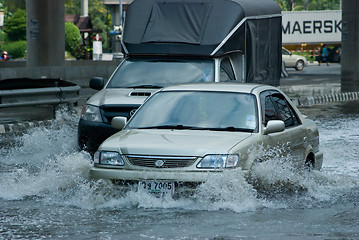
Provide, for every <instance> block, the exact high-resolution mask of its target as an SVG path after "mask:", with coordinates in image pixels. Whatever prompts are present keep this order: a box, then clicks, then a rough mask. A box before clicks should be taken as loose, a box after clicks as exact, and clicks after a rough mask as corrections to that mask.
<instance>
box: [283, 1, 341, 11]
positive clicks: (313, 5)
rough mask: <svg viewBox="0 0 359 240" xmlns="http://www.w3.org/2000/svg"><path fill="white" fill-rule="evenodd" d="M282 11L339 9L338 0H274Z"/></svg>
mask: <svg viewBox="0 0 359 240" xmlns="http://www.w3.org/2000/svg"><path fill="white" fill-rule="evenodd" d="M276 2H277V3H278V4H279V6H280V7H281V9H282V11H302V10H339V9H340V0H276Z"/></svg>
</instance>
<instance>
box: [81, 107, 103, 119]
mask: <svg viewBox="0 0 359 240" xmlns="http://www.w3.org/2000/svg"><path fill="white" fill-rule="evenodd" d="M81 118H82V119H84V120H88V121H94V122H102V117H101V113H100V108H99V107H96V106H92V105H85V106H84V107H83V108H82V111H81Z"/></svg>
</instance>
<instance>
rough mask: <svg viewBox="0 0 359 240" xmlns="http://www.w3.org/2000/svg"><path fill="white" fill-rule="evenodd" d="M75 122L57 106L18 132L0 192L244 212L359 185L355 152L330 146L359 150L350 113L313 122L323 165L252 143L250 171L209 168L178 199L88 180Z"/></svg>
mask: <svg viewBox="0 0 359 240" xmlns="http://www.w3.org/2000/svg"><path fill="white" fill-rule="evenodd" d="M77 121H78V117H77V115H74V114H68V113H64V112H60V113H58V118H57V120H56V121H55V122H54V124H53V125H52V126H50V127H38V128H34V129H31V130H29V131H28V132H27V133H25V134H23V135H22V136H18V137H16V138H15V139H14V143H13V145H12V147H10V148H9V149H7V150H2V151H1V152H0V164H1V167H0V181H1V185H0V198H1V199H3V200H21V199H24V198H29V197H30V198H37V199H39V200H40V201H44V202H45V203H47V204H56V205H62V206H63V205H65V206H75V207H77V208H80V209H102V208H104V209H106V208H109V209H122V208H150V209H153V208H154V209H156V208H159V209H171V208H178V209H185V210H206V211H216V210H223V209H224V210H231V211H235V212H247V211H257V210H259V209H262V208H292V207H295V208H297V207H306V208H307V207H311V206H314V205H318V204H328V203H329V204H330V203H332V202H336V201H339V200H340V199H342V196H343V195H344V196H345V195H348V194H350V192H351V191H352V190H353V189H358V186H359V184H358V179H359V177H358V169H359V168H358V163H357V162H358V161H357V160H358V159H357V157H356V155H355V153H352V155H346V154H347V153H343V156H336V155H335V154H333V151H334V150H333V147H332V146H333V143H335V144H336V145H338V146H340V147H342V148H344V150H345V151H344V152H351V151H349V148H352V149H358V147H357V142H358V139H359V136H358V134H355V133H353V131H352V129H357V128H358V127H359V126H358V121H357V120H355V119H353V121H350V120H349V125H350V126H349V127H346V126H347V125H345V124H344V123H342V122H341V121H340V120H338V121H335V122H329V123H322V122H319V124H318V125H319V127H320V132H321V144H322V147H323V151H324V153H325V159H324V166H323V169H322V170H321V171H315V170H314V171H310V172H308V171H303V170H298V169H297V168H296V167H295V166H293V164H292V159H291V156H290V154H284V151H283V149H282V148H280V147H278V148H272V149H264V148H263V147H262V146H257V148H256V151H251V152H253V155H252V156H251V157H253V158H260V159H262V160H265V161H261V162H257V163H256V165H255V166H254V167H253V169H252V172H251V174H250V175H249V178H247V177H246V176H244V175H243V172H242V171H241V170H240V169H237V170H229V171H226V172H224V173H218V174H214V175H213V177H211V178H210V179H209V180H208V181H207V182H206V183H204V184H202V185H201V186H200V187H199V188H198V189H197V191H196V192H195V194H194V195H193V196H191V197H180V198H176V199H173V198H172V197H170V196H166V197H160V198H159V197H156V196H154V195H151V194H148V193H144V192H142V191H139V190H137V188H134V189H132V190H130V191H127V192H122V191H118V188H117V187H116V186H114V185H112V183H110V182H108V181H104V180H98V181H94V180H90V179H88V171H89V169H90V167H91V157H90V155H89V154H88V153H86V152H79V151H78V149H77V136H76V133H77V130H76V128H77V125H76V124H77ZM346 124H348V122H347V123H346ZM334 130H335V131H334ZM347 148H348V149H347ZM357 152H359V151H357ZM348 154H349V153H348ZM356 192H358V190H356Z"/></svg>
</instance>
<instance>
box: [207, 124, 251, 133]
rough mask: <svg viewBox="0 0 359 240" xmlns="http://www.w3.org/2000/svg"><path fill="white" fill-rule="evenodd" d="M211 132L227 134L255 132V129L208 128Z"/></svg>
mask: <svg viewBox="0 0 359 240" xmlns="http://www.w3.org/2000/svg"><path fill="white" fill-rule="evenodd" d="M208 130H210V131H226V132H249V133H252V132H254V129H249V128H236V127H233V126H231V127H224V128H208Z"/></svg>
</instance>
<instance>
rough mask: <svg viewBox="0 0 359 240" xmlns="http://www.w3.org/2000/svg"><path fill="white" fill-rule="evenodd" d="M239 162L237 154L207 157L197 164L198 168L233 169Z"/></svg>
mask: <svg viewBox="0 0 359 240" xmlns="http://www.w3.org/2000/svg"><path fill="white" fill-rule="evenodd" d="M238 161H239V156H238V155H235V154H221V155H207V156H205V157H204V158H203V159H202V160H201V161H200V162H199V163H198V164H197V168H233V167H235V166H237V163H238Z"/></svg>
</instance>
